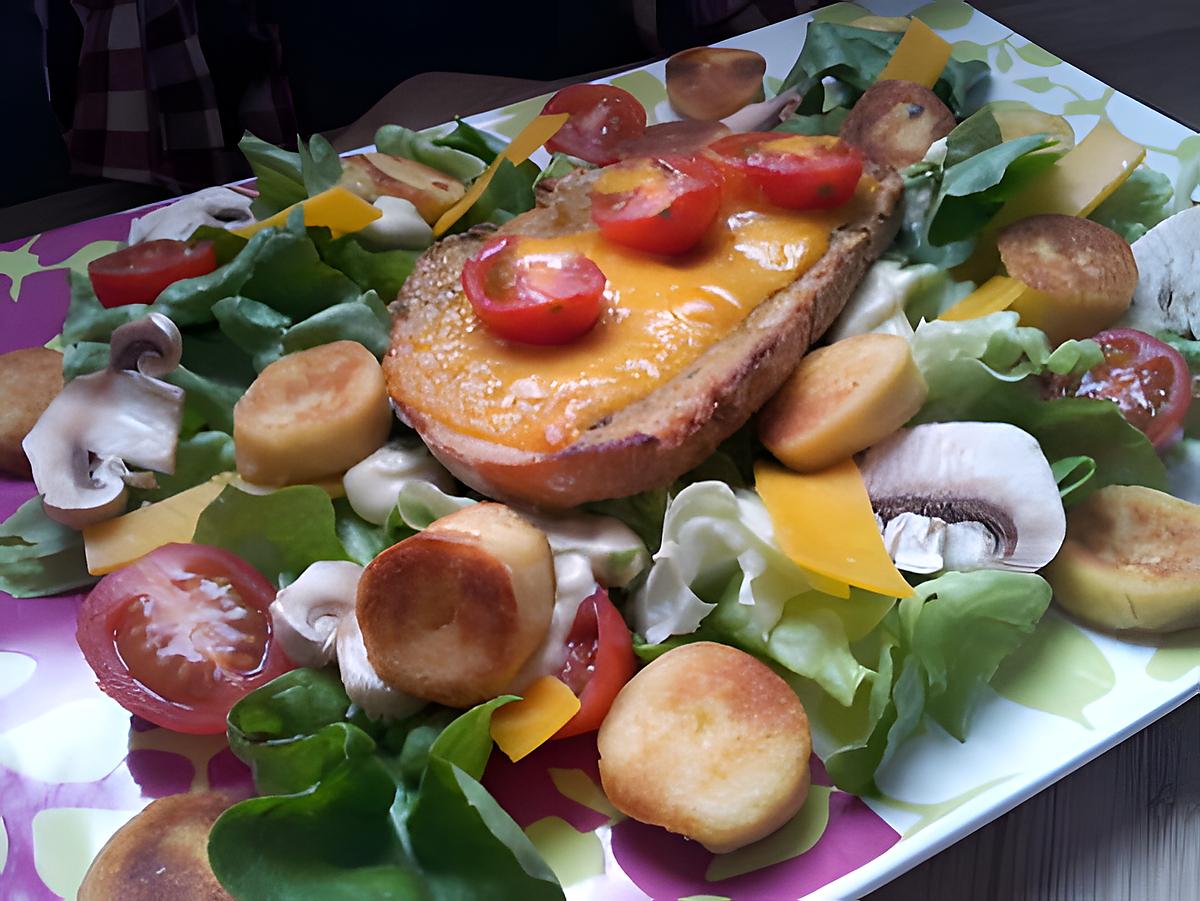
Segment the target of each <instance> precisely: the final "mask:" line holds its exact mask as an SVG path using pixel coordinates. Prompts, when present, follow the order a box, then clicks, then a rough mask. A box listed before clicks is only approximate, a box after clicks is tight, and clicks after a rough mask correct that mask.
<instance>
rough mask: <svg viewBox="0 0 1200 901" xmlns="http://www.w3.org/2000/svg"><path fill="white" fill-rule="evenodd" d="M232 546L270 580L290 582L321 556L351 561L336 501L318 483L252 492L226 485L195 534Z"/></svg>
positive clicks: (197, 537)
mask: <svg viewBox="0 0 1200 901" xmlns="http://www.w3.org/2000/svg"><path fill="white" fill-rule="evenodd" d="M192 540H193V541H195V542H196V543H197V544H210V545H213V546H214V547H223V548H225V549H226V550H229V551H233V552H234V553H235V554H237V555H238V556H239V557H241V558H242V559H243V560H245V561H246V562H247V563H249V564H250V565H251V566H253V567H254V568H255V569H257V570H258V571H259V572H260V573H262V574H263V575H264V576H266V578H267V579H268V580H270V581H271V582H272V583H275V584H277V585H280V586H281V587H282V586H283V585H286V584H288V583H289V582H292V581H294V580H295V579H296V577H297V576H299V575H300V573H302V572H304V570H305V569H307V568H308V567H309V566H310V565H311V564H313V563H315V562H317V561H318V560H349V559H350V557H349V555H348V554H347V553H346V549H345V548H344V547H342V543H341V542H340V541H339V540H338V536H337V526H336V518H335V515H334V510H333V502H332V501H330V499H329V495H328V494H326V493H325V491H324V490H323V489H321V488H318V487H316V486H315V485H293V486H291V487H289V488H280V489H279V490H278V491H272V492H270V493H269V494H249V493H247V492H245V491H242V490H241V489H240V488H236V487H234V486H233V485H227V486H226V487H225V489H224V490H223V491H222V492H221V493H220V494H219V495H218V496H217V499H216V500H215V501H213V502H212V503H211V504H209V505H208V506H207V507H205V508H204V512H203V513H201V514H200V518H199V519H198V520H197V522H196V532H195V535H194V536H193V538H192Z"/></svg>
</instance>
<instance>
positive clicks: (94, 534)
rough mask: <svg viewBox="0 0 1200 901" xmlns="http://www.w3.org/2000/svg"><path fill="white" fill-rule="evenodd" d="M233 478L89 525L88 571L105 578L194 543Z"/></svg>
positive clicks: (219, 479) (222, 478)
mask: <svg viewBox="0 0 1200 901" xmlns="http://www.w3.org/2000/svg"><path fill="white" fill-rule="evenodd" d="M232 478H233V473H222V474H221V475H219V476H214V477H213V478H212V479H210V480H209V481H207V482H204V483H202V484H200V485H197V486H195V487H194V488H189V489H187V491H181V492H180V493H179V494H177V495H175V496H174V497H169V498H167V499H166V500H164V501H159V502H158V503H156V504H150V505H149V506H148V507H142V508H141V509H140V510H134V511H133V512H132V513H126V514H125V515H124V516H118V517H116V518H115V519H110V520H107V521H105V522H99V523H96V524H95V525H90V526H88V527H87V528H85V529H84V530H83V548H84V553H85V555H86V557H87V567H88V572H89V573H91V574H92V575H93V576H102V575H104V574H105V573H110V572H112V571H113V570H116V569H120V568H121V567H122V566H128V565H129V564H130V563H133V562H134V561H136V560H138V559H139V558H141V557H143V556H145V555H146V554H148V553H150V552H151V551H152V550H154V549H155V548H158V547H162V546H163V545H164V544H174V543H177V542H188V541H191V540H192V535H194V534H195V532H196V521H197V520H198V519H199V518H200V514H201V513H203V512H204V508H205V507H207V506H208V505H209V504H211V503H212V502H213V501H215V500H216V499H217V495H218V494H220V493H221V489H223V488H224V487H225V486H226V485H227V484H229V482H230V480H231V479H232Z"/></svg>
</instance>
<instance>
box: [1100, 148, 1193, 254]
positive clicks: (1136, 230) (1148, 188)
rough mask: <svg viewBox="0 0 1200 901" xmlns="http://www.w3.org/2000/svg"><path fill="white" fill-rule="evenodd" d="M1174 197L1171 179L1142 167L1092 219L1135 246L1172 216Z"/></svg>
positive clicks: (1109, 198) (1122, 184)
mask: <svg viewBox="0 0 1200 901" xmlns="http://www.w3.org/2000/svg"><path fill="white" fill-rule="evenodd" d="M1174 197H1175V188H1174V186H1173V185H1172V184H1171V179H1169V178H1167V176H1165V175H1163V174H1162V173H1161V172H1156V171H1155V170H1154V169H1151V168H1150V167H1149V166H1138V167H1137V168H1136V169H1134V170H1133V173H1132V174H1131V175H1130V176H1129V178H1127V179H1125V181H1124V182H1122V183H1121V186H1120V187H1118V188H1117V189H1116V190H1115V191H1113V192H1112V194H1111V195H1110V196H1109V197H1108V199H1107V200H1105V201H1104V202H1103V203H1102V204H1100V206H1098V207H1096V209H1095V210H1093V211H1092V214H1091V215H1090V216H1088V218H1089V219H1091V220H1092V221H1093V222H1099V223H1100V224H1101V225H1104V226H1107V227H1108V228H1111V229H1112V230H1113V231H1115V232H1116V233H1117V234H1119V235H1120V236H1121V237H1122V238H1124V239H1125V240H1126V241H1128V242H1129V243H1131V244H1132V243H1133V242H1134V241H1136V240H1137V239H1138V238H1140V237H1141V236H1142V235H1144V234H1146V232H1148V231H1150V229H1152V228H1153V227H1154V226H1156V225H1158V223H1160V222H1162V221H1163V220H1164V219H1166V218H1167V217H1168V216H1169V215H1171V212H1172V201H1173V199H1174Z"/></svg>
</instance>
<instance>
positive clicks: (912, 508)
mask: <svg viewBox="0 0 1200 901" xmlns="http://www.w3.org/2000/svg"><path fill="white" fill-rule="evenodd" d="M860 469H861V471H862V476H863V481H864V482H865V483H866V486H867V493H868V494H869V495H870V496H871V503H872V505H873V506H874V508H875V513H876V516H877V517H878V519H879V521H880V524H881V528H882V531H883V536H884V543H885V545H886V546H887V548H888V552H889V553H890V554H891V555H892V559H894V560H895V561H896V566H897V567H899V568H900V569H903V570H906V571H908V572H917V573H930V572H938V571H940V570H943V569H948V570H958V571H968V570H974V569H1008V570H1016V571H1018V572H1033V571H1035V570H1038V569H1040V568H1041V567H1043V566H1045V565H1046V564H1047V563H1049V562H1050V560H1051V559H1053V557H1054V555H1055V554H1057V553H1058V549H1059V547H1061V546H1062V542H1063V538H1064V536H1065V535H1066V527H1067V526H1066V516H1065V514H1064V513H1063V506H1062V500H1061V499H1060V497H1059V494H1058V485H1057V483H1056V482H1055V480H1054V475H1053V474H1052V473H1051V471H1050V464H1049V463H1047V462H1046V458H1045V456H1044V455H1043V454H1042V450H1041V448H1040V447H1039V446H1038V443H1037V441H1036V440H1035V439H1034V438H1033V436H1032V435H1030V434H1028V433H1027V432H1024V431H1022V430H1021V429H1019V428H1017V427H1016V426H1013V425H1009V424H1007V423H1002V422H944V423H929V424H927V425H921V426H917V427H916V428H913V429H904V430H901V431H900V432H897V433H896V434H895V435H894V436H892V437H891V438H889V439H887V440H886V441H883V442H881V443H880V444H877V445H875V447H873V448H871V449H870V450H868V451H867V452H866V453H865V454H864V456H863V458H862V462H861V464H860Z"/></svg>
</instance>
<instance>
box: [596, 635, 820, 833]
mask: <svg viewBox="0 0 1200 901" xmlns="http://www.w3.org/2000/svg"><path fill="white" fill-rule="evenodd" d="M598 745H599V749H600V779H601V782H602V783H603V785H604V793H605V794H606V795H608V798H609V800H610V801H612V803H613V805H614V806H615V807H616V808H617V809H618V810H620V811H621V812H622V813H624V814H627V815H628V816H631V817H633V818H634V819H635V820H640V821H641V822H643V823H653V824H654V825H656V826H662V827H663V828H665V829H668V830H670V831H671V832H677V833H679V834H681V835H685V836H687V837H688V838H692V839H695V840H696V841H698V842H700V843H701V844H702V845H704V847H706V848H708V850H710V851H713V852H715V853H717V854H721V853H724V852H726V851H732V850H734V849H735V848H740V847H742V846H743V845H748V844H749V843H750V842H753V841H757V840H758V839H760V838H762V837H763V836H765V835H767V834H769V833H771V832H774V831H775V830H776V829H778V828H779V827H780V826H782V825H783V824H784V823H786V822H787V821H788V820H790V819H791V818H792V817H793V816H794V815H795V813H796V812H797V811H798V810H799V809H800V807H801V805H803V804H804V799H805V798H806V797H807V796H808V788H809V772H808V758H809V754H810V753H811V752H812V739H811V737H810V735H809V729H808V717H807V716H806V715H805V713H804V707H803V706H802V705H801V703H800V701H799V699H798V698H797V697H796V695H795V693H794V692H793V691H792V690H791V688H789V687H788V684H787V683H786V682H784V681H783V679H781V678H780V677H779V676H777V675H776V674H775V673H774V672H773V671H772V670H771V668H770V667H768V666H767V665H766V664H764V663H762V662H761V661H759V660H757V659H755V658H754V657H751V656H750V655H749V654H747V653H745V652H744V651H739V650H737V649H736V648H731V647H728V646H727V645H722V644H714V643H712V642H707V641H700V642H696V643H694V644H686V645H682V646H680V647H678V648H675V649H673V650H670V651H667V652H666V653H665V654H663V655H662V656H661V657H659V658H658V659H657V660H655V661H654V662H653V663H651V664H650V665H649V666H647V667H646V668H645V669H644V670H642V671H641V672H640V673H638V674H637V675H636V676H634V677H633V679H632V680H631V681H630V682H629V684H627V685H626V686H625V687H624V688H623V689H621V693H620V694H618V695H617V698H616V700H615V701H614V702H613V706H612V709H611V710H610V711H609V712H608V716H607V717H606V718H605V720H604V723H603V725H602V726H601V727H600V734H599V737H598Z"/></svg>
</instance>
